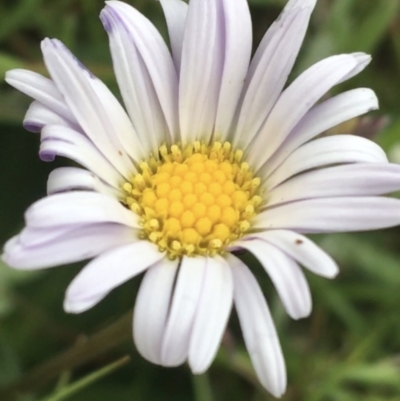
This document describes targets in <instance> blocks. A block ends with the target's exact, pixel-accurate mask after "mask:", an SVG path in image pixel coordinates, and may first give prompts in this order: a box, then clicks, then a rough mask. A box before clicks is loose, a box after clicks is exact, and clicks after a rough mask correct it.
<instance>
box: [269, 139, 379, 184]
mask: <svg viewBox="0 0 400 401" xmlns="http://www.w3.org/2000/svg"><path fill="white" fill-rule="evenodd" d="M344 163H387V157H386V155H385V152H384V151H383V150H382V149H381V148H380V147H379V146H378V145H377V144H376V143H374V142H372V141H370V140H369V139H366V138H361V137H357V136H355V135H335V136H329V137H324V138H319V139H315V140H313V141H311V142H308V143H306V144H305V145H303V146H301V147H300V148H298V149H296V150H295V151H294V152H293V153H292V154H291V155H290V156H289V157H288V158H287V159H286V160H285V161H284V162H283V163H282V164H281V165H280V166H279V167H278V168H277V169H276V170H275V171H274V172H273V173H272V174H271V175H270V176H269V177H268V178H267V185H268V188H270V189H272V188H274V187H275V186H277V185H279V184H280V183H281V182H283V181H285V180H287V179H288V178H290V177H292V176H294V175H296V174H299V173H301V172H303V171H306V170H310V169H316V168H320V167H323V166H329V165H332V164H344Z"/></svg>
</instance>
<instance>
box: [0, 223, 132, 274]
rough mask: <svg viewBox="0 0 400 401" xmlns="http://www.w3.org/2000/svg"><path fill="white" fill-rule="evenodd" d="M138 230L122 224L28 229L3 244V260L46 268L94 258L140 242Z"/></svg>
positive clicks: (23, 266) (28, 267) (23, 267)
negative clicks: (111, 250) (108, 251)
mask: <svg viewBox="0 0 400 401" xmlns="http://www.w3.org/2000/svg"><path fill="white" fill-rule="evenodd" d="M136 236H137V232H136V231H135V230H133V229H132V228H131V227H127V226H124V225H120V224H110V223H103V224H92V225H87V226H69V228H68V230H66V229H65V227H56V228H48V229H46V230H44V229H30V228H25V229H24V230H23V231H22V232H21V234H20V235H18V236H16V237H14V238H12V239H11V240H9V241H8V242H7V243H6V244H5V247H4V254H3V260H4V261H5V262H6V263H7V264H8V265H10V266H12V267H14V268H16V269H21V270H31V269H45V268H48V267H54V266H58V265H64V264H68V263H73V262H78V261H80V260H84V259H89V258H93V257H94V256H97V255H100V254H102V253H103V252H106V251H107V250H109V249H112V248H115V247H118V246H122V245H125V244H128V243H131V242H132V241H137V239H136Z"/></svg>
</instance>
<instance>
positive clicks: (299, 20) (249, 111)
mask: <svg viewBox="0 0 400 401" xmlns="http://www.w3.org/2000/svg"><path fill="white" fill-rule="evenodd" d="M314 5H315V1H306V2H304V1H303V2H297V4H296V5H294V4H293V2H291V3H289V4H288V5H287V6H286V8H285V10H284V11H283V12H282V15H281V16H280V18H279V19H278V20H277V21H276V22H274V24H272V26H271V27H270V29H269V30H268V32H267V33H266V34H265V36H264V38H263V40H262V41H261V44H260V46H259V48H258V49H257V52H256V54H255V56H254V58H253V60H252V63H251V65H250V69H249V72H248V76H247V79H246V83H245V92H244V99H243V103H242V105H241V110H240V116H239V121H238V127H237V130H236V133H235V140H234V145H235V146H238V147H240V148H246V147H247V146H248V144H249V143H250V142H251V140H252V139H253V138H254V137H255V135H256V134H257V132H258V130H259V129H260V127H261V125H262V124H263V123H264V122H265V119H266V118H267V116H268V115H269V113H270V112H271V109H272V108H273V106H274V104H275V102H276V100H277V99H278V97H279V95H280V94H281V91H282V89H283V87H284V85H285V83H286V80H287V77H288V75H289V73H290V71H291V69H292V67H293V64H294V62H295V60H296V57H297V54H298V52H299V49H300V46H301V43H302V42H303V39H304V35H305V32H306V29H307V26H308V22H309V20H310V15H311V12H312V10H313V8H314Z"/></svg>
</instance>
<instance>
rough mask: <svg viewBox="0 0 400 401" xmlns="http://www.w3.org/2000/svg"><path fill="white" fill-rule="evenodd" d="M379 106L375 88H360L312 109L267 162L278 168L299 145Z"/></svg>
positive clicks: (270, 165)
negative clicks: (373, 89)
mask: <svg viewBox="0 0 400 401" xmlns="http://www.w3.org/2000/svg"><path fill="white" fill-rule="evenodd" d="M376 109H378V99H377V97H376V95H375V93H374V92H373V91H372V90H371V89H366V88H358V89H353V90H350V91H348V92H344V93H341V94H340V95H337V96H335V97H332V98H331V99H328V100H326V101H325V102H323V103H321V104H319V105H317V106H315V107H314V108H313V109H311V110H310V111H309V112H308V113H307V114H306V115H305V116H304V117H303V118H302V119H301V120H300V122H299V123H298V124H297V126H296V127H295V128H294V129H293V130H292V132H291V133H290V134H289V136H288V137H287V138H286V140H285V142H284V143H283V144H282V146H281V147H280V148H279V149H278V150H277V151H276V153H275V154H274V155H273V156H272V157H271V159H269V160H268V162H267V163H266V169H268V170H269V171H273V170H275V168H276V167H277V166H279V165H280V164H281V163H282V162H283V161H284V160H285V159H286V157H288V156H289V155H290V153H292V152H293V151H294V150H295V149H297V148H298V147H299V146H301V145H303V144H304V143H305V142H307V141H309V140H310V139H313V138H315V137H316V136H317V135H319V134H321V133H322V132H324V131H326V130H328V129H330V128H333V127H335V126H337V125H339V124H341V123H343V122H345V121H348V120H350V119H352V118H355V117H358V116H360V115H362V114H364V113H367V112H368V111H371V110H376Z"/></svg>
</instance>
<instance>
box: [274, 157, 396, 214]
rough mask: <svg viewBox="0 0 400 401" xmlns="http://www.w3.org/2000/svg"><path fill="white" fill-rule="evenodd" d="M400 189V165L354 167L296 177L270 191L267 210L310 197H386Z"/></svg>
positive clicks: (349, 166) (376, 164)
mask: <svg viewBox="0 0 400 401" xmlns="http://www.w3.org/2000/svg"><path fill="white" fill-rule="evenodd" d="M398 190H400V165H397V164H389V163H384V164H383V163H382V164H381V163H367V164H364V163H362V164H354V165H353V164H352V165H344V166H336V167H329V168H324V169H320V170H315V171H310V172H308V173H305V174H301V175H297V176H295V177H294V178H291V179H290V180H288V181H285V182H284V183H283V184H280V185H279V186H278V187H276V188H274V189H273V190H271V191H268V207H271V206H273V205H277V204H281V203H287V202H293V201H298V200H303V199H311V198H330V197H335V196H351V197H352V196H370V195H384V194H387V193H390V192H394V191H398Z"/></svg>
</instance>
